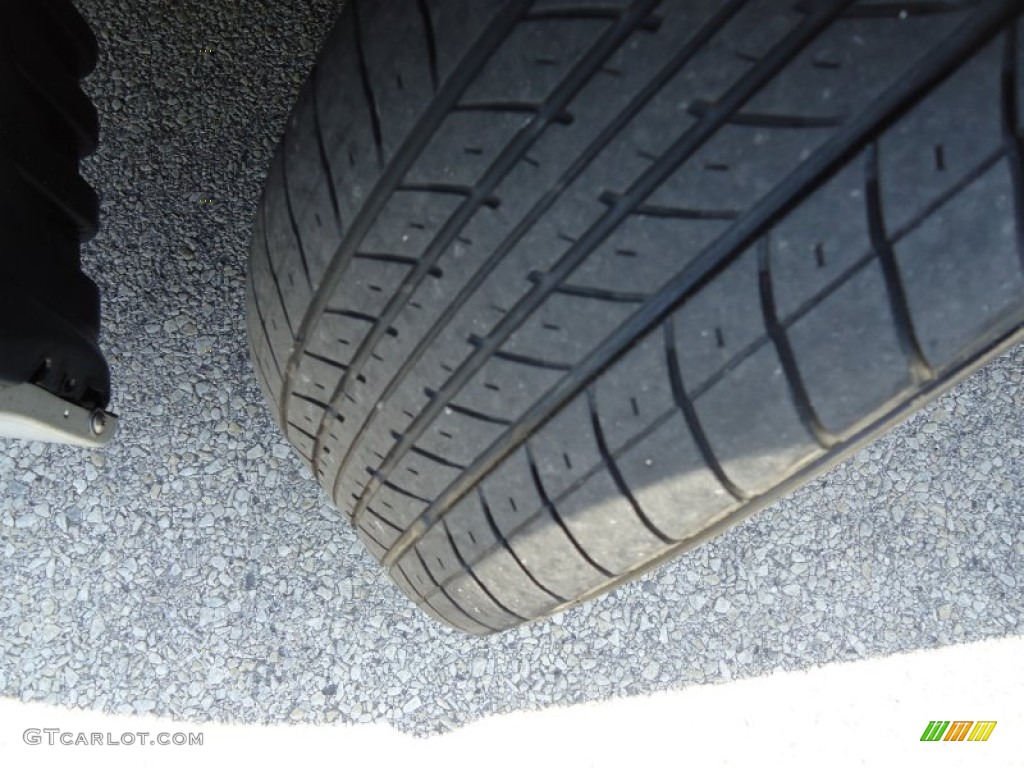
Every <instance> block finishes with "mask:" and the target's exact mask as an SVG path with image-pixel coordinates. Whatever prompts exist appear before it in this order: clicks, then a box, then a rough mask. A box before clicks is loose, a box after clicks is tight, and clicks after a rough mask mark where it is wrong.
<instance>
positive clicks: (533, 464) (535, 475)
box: [523, 443, 615, 579]
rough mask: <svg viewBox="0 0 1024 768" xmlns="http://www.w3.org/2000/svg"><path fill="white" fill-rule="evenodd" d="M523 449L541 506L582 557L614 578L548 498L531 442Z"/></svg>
mask: <svg viewBox="0 0 1024 768" xmlns="http://www.w3.org/2000/svg"><path fill="white" fill-rule="evenodd" d="M523 450H524V452H525V453H526V460H527V463H528V464H529V465H530V479H532V480H533V486H534V488H536V490H537V495H538V496H539V497H540V501H541V506H542V507H543V508H544V509H546V510H547V511H548V512H550V513H551V517H552V518H553V519H554V521H555V522H556V523H557V524H558V527H559V528H561V529H562V533H564V534H565V536H566V538H568V539H569V541H570V542H571V543H572V546H573V548H574V549H575V550H576V551H577V552H579V554H580V557H582V558H583V559H584V560H586V561H587V563H588V564H589V565H590V566H591V567H592V568H594V569H596V570H597V571H598V572H599V573H600V574H601V575H602V576H604V577H605V578H606V579H610V578H613V577H614V576H615V574H613V573H612V572H611V571H609V570H608V569H607V568H605V567H604V566H603V565H601V564H600V563H598V562H597V561H596V560H594V558H592V557H591V556H590V553H589V552H587V550H586V549H584V548H583V545H581V544H580V542H579V540H578V539H577V538H576V536H575V534H573V532H572V531H571V530H570V529H569V526H568V525H567V524H566V522H565V520H564V519H563V518H562V515H561V513H560V512H559V511H558V507H556V506H555V505H554V504H553V503H552V502H551V499H550V498H548V492H547V489H546V488H544V483H543V481H542V480H541V479H540V470H538V469H537V461H536V459H534V456H533V451H532V450H531V449H530V445H529V443H524V444H523Z"/></svg>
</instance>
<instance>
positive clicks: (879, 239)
mask: <svg viewBox="0 0 1024 768" xmlns="http://www.w3.org/2000/svg"><path fill="white" fill-rule="evenodd" d="M864 186H865V190H864V201H865V204H866V206H867V216H868V232H869V234H870V237H871V247H872V249H873V250H874V252H875V255H876V256H877V257H878V262H879V264H880V265H881V267H882V274H883V275H884V277H885V289H886V293H888V295H889V310H890V312H891V313H892V318H893V323H894V325H895V327H896V336H897V338H898V339H899V344H900V348H901V349H902V350H903V354H904V356H906V358H907V364H908V366H909V367H910V374H911V376H913V378H914V381H915V382H916V383H920V382H922V381H928V380H929V379H932V378H934V376H935V371H934V370H932V367H931V365H929V364H928V361H927V360H926V359H925V356H924V352H923V351H922V350H921V344H920V342H919V341H918V339H917V333H916V332H915V331H914V324H913V321H912V320H911V318H910V308H909V306H908V305H907V294H906V291H905V290H904V287H903V278H902V277H901V276H900V268H899V265H898V264H897V263H896V255H895V254H894V253H893V250H892V242H891V241H890V239H889V236H888V235H887V234H886V229H885V216H884V214H883V212H882V192H881V182H880V180H879V176H878V144H877V143H875V142H872V143H871V144H870V145H869V146H868V148H867V151H866V152H865V154H864Z"/></svg>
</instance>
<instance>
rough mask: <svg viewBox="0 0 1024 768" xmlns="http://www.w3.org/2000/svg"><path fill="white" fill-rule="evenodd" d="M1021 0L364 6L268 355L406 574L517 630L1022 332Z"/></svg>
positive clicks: (275, 194) (317, 89)
mask: <svg viewBox="0 0 1024 768" xmlns="http://www.w3.org/2000/svg"><path fill="white" fill-rule="evenodd" d="M1020 11H1021V6H1020V4H1019V2H1016V1H1015V0H987V1H986V0H977V1H968V0H941V1H940V2H932V1H931V0H927V1H925V0H910V1H909V2H901V3H888V2H869V1H866V0H865V1H862V2H843V1H841V0H787V1H782V0H750V1H749V2H742V1H741V0H700V1H698V2H694V1H693V0H663V1H662V2H657V1H656V0H636V1H635V2H627V1H626V0H600V1H596V0H595V1H592V2H587V3H581V2H573V1H572V0H534V1H526V0H504V1H501V2H499V1H497V0H491V1H487V2H485V1H483V0H472V1H470V0H421V1H420V2H418V3H408V2H405V3H403V2H397V0H389V1H386V2H385V1H379V2H368V1H367V0H352V1H351V2H349V3H347V4H346V8H345V10H344V12H343V13H342V15H341V16H340V18H339V20H338V22H337V25H336V27H335V29H334V31H333V32H332V34H331V36H330V38H329V40H328V42H327V44H326V45H325V47H324V49H323V51H322V52H321V54H320V57H319V59H318V62H317V65H316V68H315V70H314V72H313V73H312V75H311V76H310V78H309V80H308V81H307V83H306V85H305V87H304V89H303V92H302V95H301V97H300V100H299V103H298V105H297V106H296V107H295V110H294V112H293V114H292V117H291V119H290V121H289V124H288V128H287V132H286V134H285V136H284V138H283V140H282V142H281V145H280V147H279V150H278V152H277V154H276V157H275V159H274V162H273V165H272V168H271V171H270V177H269V180H268V182H267V185H266V189H265V193H264V197H263V199H262V202H261V205H260V207H259V211H258V214H257V219H256V225H255V233H256V234H255V238H254V242H253V246H252V253H251V263H250V279H249V285H248V290H249V294H248V306H249V327H250V338H251V344H252V356H253V361H254V366H255V368H256V371H257V375H258V377H259V380H260V382H261V386H262V388H263V390H264V392H265V394H266V396H267V399H268V401H269V402H270V404H271V408H272V409H273V411H274V415H275V417H276V418H277V419H278V421H279V423H280V424H281V427H282V429H283V430H284V431H285V434H286V435H287V437H288V439H289V440H290V441H291V443H292V444H293V445H294V446H295V449H296V451H297V452H298V453H299V454H300V455H301V456H302V457H303V459H304V460H305V461H306V462H307V463H308V465H309V466H310V467H311V469H312V470H313V472H314V473H315V475H316V477H317V478H318V479H319V481H320V483H321V484H322V485H323V487H324V488H325V489H326V490H327V491H328V493H329V494H330V495H331V497H332V498H333V500H334V502H335V503H336V505H337V506H338V508H339V509H340V510H341V511H342V512H343V513H344V514H345V515H346V516H347V517H349V518H350V519H351V520H352V522H353V524H354V525H355V526H356V528H357V529H358V532H359V535H360V536H361V537H362V539H363V541H364V542H365V543H366V545H367V546H368V548H369V549H370V551H371V552H372V553H373V554H374V555H375V556H376V557H377V558H378V559H379V560H380V561H381V562H382V563H383V564H384V565H385V566H386V567H387V568H388V571H389V573H390V575H391V576H392V578H393V579H394V580H395V582H396V583H397V584H398V585H399V586H400V587H401V588H402V590H403V591H404V592H405V593H406V594H407V595H409V597H411V598H412V599H413V600H415V601H416V603H417V604H419V605H420V606H421V607H422V608H423V610H424V611H426V612H427V613H429V614H430V615H432V616H434V617H435V618H437V619H439V620H441V621H443V622H446V623H447V624H449V625H451V626H454V627H457V628H459V629H461V630H464V631H466V632H470V633H474V634H487V633H490V632H495V631H500V630H504V629H508V628H510V627H514V626H516V625H518V624H521V623H523V622H525V621H530V620H534V619H537V618H540V617H544V616H547V615H549V614H551V613H553V612H556V611H559V610H562V609H564V608H566V607H567V606H570V605H573V604H576V603H579V602H580V601H582V600H586V599H589V598H590V597H593V596H595V595H597V594H599V593H601V592H603V591H606V590H608V589H610V588H612V587H614V586H616V585H618V584H620V583H623V582H624V581H628V580H629V579H632V578H634V577H636V576H637V575H639V574H640V573H642V572H643V571H645V570H647V569H649V568H651V567H653V566H654V565H656V564H658V563H661V562H663V561H665V560H666V559H668V558H671V557H673V556H675V555H677V554H678V553H679V552H681V551H683V550H685V549H686V548H688V547H691V546H693V545H695V544H696V543H699V542H700V541H703V540H705V539H706V538H707V537H708V536H711V535H713V534H715V533H718V532H720V531H721V530H723V529H724V528H725V527H727V526H728V525H731V524H733V523H735V522H736V521H737V520H739V519H741V518H742V517H743V516H745V515H748V514H750V513H751V512H753V511H755V510H756V509H759V508H761V507H763V506H764V505H765V504H767V503H768V502H770V501H771V500H772V499H774V498H777V497H778V495H779V494H781V493H784V492H786V491H788V490H790V489H792V488H794V487H796V486H797V485H798V484H799V483H802V482H805V481H806V480H808V479H809V478H811V477H813V476H814V475H816V474H818V473H820V472H822V471H824V469H826V468H827V467H828V466H830V465H831V464H834V463H835V462H837V461H839V460H840V459H842V458H843V457H844V456H845V455H847V454H849V453H850V452H851V451H852V450H854V449H856V448H857V447H858V446H860V445H862V444H863V443H864V442H865V441H867V440H869V439H871V438H873V437H874V436H876V435H877V434H880V433H881V432H882V431H884V430H885V429H887V428H888V427H889V426H891V425H892V424H894V423H895V422H896V421H898V420H900V419H902V418H904V417H905V416H906V415H907V414H909V413H910V412H911V411H912V410H913V409H915V408H917V407H920V405H922V404H923V403H924V402H926V401H927V400H928V399H930V398H932V397H934V396H935V395H936V394H937V393H938V392H940V391H942V390H943V389H944V388H946V387H948V386H950V385H951V384H952V383H953V382H954V381H956V380H957V379H959V378H961V377H963V376H964V375H966V374H967V373H968V372H970V371H971V370H973V369H975V368H977V367H978V366H979V365H981V364H983V362H984V361H985V360H987V359H989V358H990V357H991V356H992V355H994V354H996V353H998V352H999V351H1000V350H1003V349H1005V348H1007V347H1008V346H1009V345H1011V344H1013V343H1015V342H1016V341H1017V340H1018V339H1019V338H1020V336H1021V331H1022V327H1024V151H1022V143H1021V138H1022V127H1021V126H1022V115H1024V108H1022V104H1024V31H1020V30H1019V27H1020V22H1019V19H1018V18H1017V14H1019V12H1020Z"/></svg>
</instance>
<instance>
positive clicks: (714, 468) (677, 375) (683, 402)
mask: <svg viewBox="0 0 1024 768" xmlns="http://www.w3.org/2000/svg"><path fill="white" fill-rule="evenodd" d="M662 328H663V331H662V336H663V338H664V341H665V360H666V364H667V367H668V377H669V386H670V387H671V388H672V399H673V401H674V402H675V404H676V408H678V409H679V411H680V412H681V413H682V414H683V420H684V421H685V422H686V426H687V428H688V429H689V430H690V435H691V436H692V437H693V441H694V442H695V443H696V444H697V450H698V451H700V455H701V458H703V459H704V463H705V464H707V466H708V469H710V470H711V474H713V475H714V476H715V479H716V480H718V483H719V485H721V486H722V487H723V488H724V489H725V490H726V492H727V493H728V494H729V495H730V496H732V497H733V498H734V499H735V500H736V501H747V500H748V499H749V498H750V494H748V493H747V492H746V491H744V490H743V489H742V488H740V487H739V486H738V485H736V483H734V482H733V481H732V479H731V478H730V477H729V475H728V474H727V473H726V471H725V468H724V467H722V462H720V461H719V460H718V457H717V456H716V455H715V452H714V450H713V449H712V447H711V441H710V440H708V436H707V433H705V432H704V427H703V425H701V423H700V417H699V416H698V415H697V409H696V408H695V407H694V405H693V400H692V399H691V398H690V397H689V396H687V394H686V386H685V385H684V382H683V373H682V369H681V367H680V365H679V354H678V353H677V352H676V331H675V320H674V318H672V317H669V318H666V320H665V322H664V324H663V325H662Z"/></svg>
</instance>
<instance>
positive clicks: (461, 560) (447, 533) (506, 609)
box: [443, 523, 530, 621]
mask: <svg viewBox="0 0 1024 768" xmlns="http://www.w3.org/2000/svg"><path fill="white" fill-rule="evenodd" d="M443 528H444V535H445V536H446V537H447V538H448V544H449V546H450V547H451V548H452V551H453V552H454V553H455V557H456V559H458V561H459V565H461V566H462V569H463V570H464V571H465V572H466V573H467V574H468V575H469V576H470V578H472V579H473V581H475V582H476V583H477V586H479V587H480V589H482V590H483V592H484V594H485V595H487V597H489V598H490V600H491V602H493V603H494V604H495V605H496V606H498V607H499V608H501V610H503V611H504V612H505V613H507V614H509V615H510V616H514V617H515V618H517V619H519V621H529V620H530V617H528V616H523V615H522V614H519V613H516V612H515V611H513V610H512V609H511V608H509V607H508V606H507V605H505V604H504V603H503V602H501V600H499V599H498V598H497V597H496V596H495V595H494V593H493V592H491V590H490V588H489V587H488V586H487V585H486V584H484V583H483V581H481V580H480V577H479V576H477V575H476V572H475V571H474V570H473V569H472V567H471V566H470V565H469V563H467V562H466V559H465V558H464V557H463V556H462V552H460V551H459V545H458V544H456V542H455V537H454V536H452V532H451V530H449V528H448V524H447V523H445V524H444V526H443Z"/></svg>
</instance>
